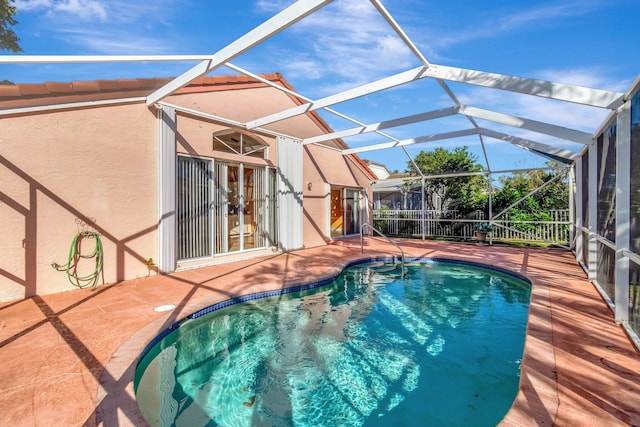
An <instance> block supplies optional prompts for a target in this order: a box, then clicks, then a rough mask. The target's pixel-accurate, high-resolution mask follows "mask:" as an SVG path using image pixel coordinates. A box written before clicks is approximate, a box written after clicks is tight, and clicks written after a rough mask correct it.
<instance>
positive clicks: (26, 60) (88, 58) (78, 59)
mask: <svg viewBox="0 0 640 427" xmlns="http://www.w3.org/2000/svg"><path fill="white" fill-rule="evenodd" d="M209 58H211V55H0V64H67V63H89V62H173V61H203V60H206V59H209Z"/></svg>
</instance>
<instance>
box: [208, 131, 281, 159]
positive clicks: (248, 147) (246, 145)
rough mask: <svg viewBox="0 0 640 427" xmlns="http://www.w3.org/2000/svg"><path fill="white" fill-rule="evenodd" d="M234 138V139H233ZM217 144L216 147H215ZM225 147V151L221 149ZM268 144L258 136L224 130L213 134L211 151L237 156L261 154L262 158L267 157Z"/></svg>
mask: <svg viewBox="0 0 640 427" xmlns="http://www.w3.org/2000/svg"><path fill="white" fill-rule="evenodd" d="M234 136H236V138H235V139H234V138H233V137H234ZM217 144H218V145H217ZM222 147H226V149H224V148H223V149H221V148H222ZM268 147H269V146H268V144H267V143H266V142H265V141H264V140H263V139H262V138H260V137H259V136H256V135H250V134H248V133H244V132H242V131H239V130H237V129H224V130H221V131H217V132H214V133H213V150H214V151H227V152H232V153H234V154H237V155H239V156H253V157H259V156H256V153H260V152H262V156H261V157H262V158H266V157H267V148H268Z"/></svg>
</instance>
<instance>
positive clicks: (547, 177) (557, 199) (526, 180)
mask: <svg viewBox="0 0 640 427" xmlns="http://www.w3.org/2000/svg"><path fill="white" fill-rule="evenodd" d="M548 166H550V167H551V166H553V165H552V164H551V163H549V164H548ZM560 174H564V176H563V177H558V175H560ZM556 177H558V178H557V179H555V181H553V182H552V183H550V184H548V185H546V186H545V187H544V188H541V189H540V190H538V191H536V192H535V193H533V194H531V195H530V196H528V197H526V198H525V199H524V200H522V201H520V202H519V203H517V204H516V205H515V206H513V207H512V208H511V209H510V210H509V212H508V217H509V219H510V220H514V221H523V222H524V223H522V224H517V223H516V224H515V225H514V228H516V229H519V230H522V231H532V230H533V229H534V228H535V227H534V226H533V225H531V224H527V222H529V221H552V220H553V218H552V217H551V215H550V213H549V212H550V211H552V210H563V209H569V183H568V177H567V175H566V174H565V173H564V171H563V170H559V169H552V170H548V171H544V170H537V171H529V172H516V173H514V174H513V175H511V176H506V177H501V178H500V184H501V188H500V190H499V191H496V192H495V194H494V196H493V212H494V213H498V212H501V211H503V210H504V209H506V208H507V207H509V206H511V205H513V204H514V203H516V202H518V201H519V200H520V199H522V198H523V197H524V196H526V195H527V194H529V193H530V192H531V191H533V190H535V189H536V188H538V187H540V186H541V185H542V184H544V183H545V182H549V181H551V180H553V179H554V178H556Z"/></svg>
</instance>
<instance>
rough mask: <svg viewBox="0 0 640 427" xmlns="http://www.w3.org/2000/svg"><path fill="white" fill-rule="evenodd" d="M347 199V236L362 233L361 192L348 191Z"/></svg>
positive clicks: (345, 215) (345, 218)
mask: <svg viewBox="0 0 640 427" xmlns="http://www.w3.org/2000/svg"><path fill="white" fill-rule="evenodd" d="M345 192H346V197H345V214H344V220H345V234H356V233H359V232H360V191H358V190H350V189H347V190H346V191H345Z"/></svg>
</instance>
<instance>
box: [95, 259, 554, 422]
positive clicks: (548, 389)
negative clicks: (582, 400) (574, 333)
mask: <svg viewBox="0 0 640 427" xmlns="http://www.w3.org/2000/svg"><path fill="white" fill-rule="evenodd" d="M390 259H392V258H390V257H380V256H371V255H369V256H365V255H360V256H354V257H353V258H352V259H349V260H342V261H341V262H340V264H336V265H334V268H331V269H328V271H327V272H325V273H322V274H318V275H317V277H314V280H313V281H308V280H304V279H301V278H296V279H293V280H291V281H289V282H286V281H283V282H282V283H280V285H279V287H277V286H278V284H274V285H275V286H276V287H275V288H274V289H267V290H265V291H261V292H254V293H244V294H243V293H240V294H239V295H236V296H234V297H231V298H227V299H223V300H220V299H219V298H218V297H208V298H203V299H202V300H198V301H190V302H189V303H188V304H187V305H185V306H184V307H183V308H181V309H180V312H181V313H185V312H186V313H187V314H186V315H184V314H183V315H182V316H180V319H179V320H178V321H177V322H173V323H172V324H171V325H172V326H171V327H173V326H175V325H177V324H179V323H181V322H184V320H185V319H187V318H188V317H189V316H191V315H193V314H195V313H200V312H202V314H201V315H203V314H206V313H205V312H211V311H213V310H209V311H207V309H208V308H210V307H213V306H217V305H220V306H229V305H232V304H235V303H238V302H242V300H251V299H257V298H258V297H255V295H258V294H270V293H274V295H278V294H283V293H289V292H295V291H297V290H298V289H296V288H305V289H311V288H313V287H319V286H323V285H324V284H327V283H329V282H331V281H332V280H333V279H335V278H336V277H337V276H338V275H339V274H340V273H341V272H342V271H344V270H345V269H346V268H348V267H350V266H353V265H358V264H363V263H367V262H376V261H384V260H390ZM419 259H424V260H427V259H428V260H433V261H441V262H451V263H461V264H467V265H476V266H480V267H484V268H488V269H492V270H496V271H500V272H502V273H506V274H510V275H513V276H515V277H518V278H520V279H523V280H525V281H528V282H529V283H530V284H531V297H530V302H529V314H528V320H527V328H526V337H525V343H524V350H523V357H522V364H521V368H520V383H519V385H518V393H517V395H516V398H515V399H514V402H513V404H512V406H511V407H510V409H509V411H508V412H507V414H506V415H505V417H504V418H503V419H502V421H501V422H500V424H499V425H500V426H505V427H506V426H509V427H511V426H523V425H539V426H540V425H553V423H554V420H555V418H556V414H557V410H558V405H559V397H558V388H557V378H556V371H555V366H556V362H555V353H554V346H553V330H552V322H551V302H550V292H549V284H548V283H547V282H545V281H544V280H542V281H540V280H537V278H536V277H535V274H527V275H524V274H521V273H519V272H516V271H514V270H513V269H510V268H503V267H496V266H495V265H491V264H485V263H483V262H479V261H477V260H468V259H464V258H458V257H454V256H450V257H449V256H447V257H444V256H434V257H407V258H406V260H407V262H411V261H415V260H419ZM531 276H534V277H531ZM300 290H301V289H300ZM252 296H253V298H252ZM265 297H266V295H265ZM233 300H237V301H235V302H230V301H233ZM220 308H222V307H220ZM173 314H174V313H173V312H172V311H170V312H167V313H166V314H165V315H163V316H161V317H159V318H157V319H155V320H153V321H151V322H150V323H149V324H147V325H146V326H144V327H143V328H141V329H140V330H138V331H137V332H135V333H134V334H133V335H132V336H131V337H130V338H129V339H127V340H126V341H125V342H124V343H123V344H122V345H120V346H119V347H118V348H117V349H116V351H115V352H114V353H113V354H112V356H111V358H110V359H109V361H108V362H107V364H106V366H105V369H104V371H103V373H102V375H101V377H100V380H99V387H98V392H97V396H96V397H97V409H96V417H97V420H98V424H99V425H126V423H127V422H131V423H133V425H136V426H138V425H147V423H146V421H145V420H144V418H143V416H142V414H141V412H140V410H139V408H138V406H137V404H136V399H135V392H134V377H135V368H136V367H137V365H138V362H139V361H140V358H141V355H142V353H143V352H144V351H146V350H147V349H148V348H150V347H151V344H152V341H155V339H156V337H158V336H159V334H161V333H162V332H163V331H166V330H169V329H171V327H169V328H167V327H166V324H167V320H168V319H170V318H171V317H172V316H173ZM532 319H533V321H532ZM132 362H133V363H132ZM551 367H553V368H551ZM115 378H117V379H118V380H114V379H115ZM123 383H124V384H125V387H123ZM113 390H119V391H120V392H119V393H112V392H111V391H113ZM123 390H124V393H122V391H123ZM123 411H124V412H125V413H126V414H127V418H126V419H120V415H121V414H122V412H123ZM114 416H115V417H117V418H118V419H113V417H114ZM123 422H124V424H123Z"/></svg>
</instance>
